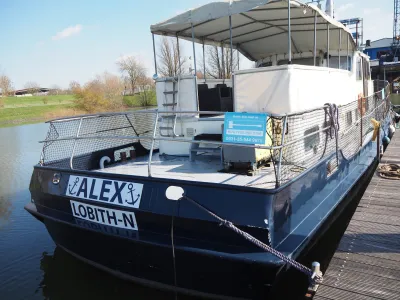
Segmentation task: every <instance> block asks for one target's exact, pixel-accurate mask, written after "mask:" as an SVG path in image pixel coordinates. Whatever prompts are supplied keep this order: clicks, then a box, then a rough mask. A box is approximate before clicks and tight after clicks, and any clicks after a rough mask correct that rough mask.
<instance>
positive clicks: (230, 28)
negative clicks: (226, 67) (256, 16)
mask: <svg viewBox="0 0 400 300" xmlns="http://www.w3.org/2000/svg"><path fill="white" fill-rule="evenodd" d="M229 38H230V40H231V78H232V74H233V45H232V16H229ZM232 83H233V80H232Z"/></svg>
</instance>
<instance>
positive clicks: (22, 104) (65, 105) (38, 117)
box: [0, 95, 156, 127]
mask: <svg viewBox="0 0 400 300" xmlns="http://www.w3.org/2000/svg"><path fill="white" fill-rule="evenodd" d="M0 103H2V104H3V107H2V108H1V105H0V127H9V126H17V125H23V124H32V123H40V122H44V121H47V120H50V119H55V118H60V117H67V116H75V115H82V114H85V113H86V112H85V111H83V110H79V109H77V108H76V106H75V104H74V96H73V95H48V96H32V97H5V98H0ZM124 103H125V105H126V107H124V108H123V109H122V110H130V109H138V108H140V106H141V103H142V101H141V98H140V96H139V95H135V96H124ZM149 105H156V100H155V96H154V97H152V98H151V99H150V103H149Z"/></svg>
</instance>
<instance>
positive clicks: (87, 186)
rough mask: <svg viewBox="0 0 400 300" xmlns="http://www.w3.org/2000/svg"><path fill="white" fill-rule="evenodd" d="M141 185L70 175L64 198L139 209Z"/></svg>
mask: <svg viewBox="0 0 400 300" xmlns="http://www.w3.org/2000/svg"><path fill="white" fill-rule="evenodd" d="M142 191H143V184H141V183H133V182H125V181H118V180H108V179H101V178H91V177H84V176H75V175H71V176H70V177H69V180H68V186H67V190H66V192H65V195H66V196H71V197H75V198H80V199H85V200H90V201H95V202H103V203H104V202H107V203H110V204H114V205H118V206H123V207H129V208H139V206H140V199H141V197H142Z"/></svg>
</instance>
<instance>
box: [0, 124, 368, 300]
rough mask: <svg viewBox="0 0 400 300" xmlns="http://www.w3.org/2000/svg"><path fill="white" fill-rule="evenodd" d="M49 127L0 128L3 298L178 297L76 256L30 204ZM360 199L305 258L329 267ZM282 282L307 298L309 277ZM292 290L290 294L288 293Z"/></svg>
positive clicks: (295, 295)
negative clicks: (35, 170) (34, 213)
mask: <svg viewBox="0 0 400 300" xmlns="http://www.w3.org/2000/svg"><path fill="white" fill-rule="evenodd" d="M46 131H47V125H46V124H35V125H25V126H18V127H11V128H0V163H1V168H0V299H1V300H8V299H13V300H14V299H51V300H60V299H85V300H88V299H96V300H99V299H175V296H174V294H173V293H170V292H161V291H157V290H153V289H149V288H145V287H142V286H140V285H136V284H133V283H131V282H125V281H122V280H119V279H117V278H114V277H112V276H110V275H108V274H106V273H104V272H102V271H99V270H97V269H95V268H93V267H91V266H89V265H86V264H84V263H83V262H80V261H78V260H76V259H75V258H73V257H71V256H70V255H69V254H67V253H65V252H64V251H63V250H62V249H60V248H57V247H56V245H55V244H54V243H53V241H52V240H51V238H50V236H49V234H48V233H47V231H46V229H45V227H44V225H43V224H42V223H41V222H39V221H37V220H36V219H35V218H33V217H32V216H31V215H30V214H28V213H27V212H26V211H25V210H24V208H23V207H24V205H25V204H26V203H28V202H29V201H30V193H29V190H28V187H29V181H30V176H31V173H32V170H33V165H34V164H36V163H37V162H38V160H39V157H40V151H41V144H39V143H38V141H39V140H42V139H43V138H44V137H45V135H46ZM361 196H362V193H360V194H359V195H358V197H361ZM357 200H358V199H356V200H355V201H353V203H352V205H350V206H351V207H350V208H349V209H348V211H347V213H346V214H344V215H343V216H342V217H341V218H339V219H338V220H337V221H336V222H335V223H336V225H332V226H331V229H330V230H329V232H327V233H326V235H325V237H324V238H323V239H322V240H321V241H320V242H319V243H318V244H317V245H316V246H315V247H313V248H312V249H311V251H310V255H308V256H307V257H305V258H303V259H302V261H301V262H302V263H304V264H306V265H310V263H311V261H313V260H318V261H320V262H321V263H322V266H323V269H325V268H326V266H327V265H328V263H329V261H330V258H331V256H332V255H333V252H334V249H336V245H337V243H338V242H339V240H340V236H341V235H342V234H343V231H344V230H345V228H346V224H347V222H348V220H349V219H350V217H351V216H352V213H353V211H354V209H355V207H356V204H357ZM321 245H322V246H321ZM299 279H300V280H299ZM288 282H290V286H291V288H290V289H287V286H288ZM282 284H283V287H282V289H279V291H278V294H279V295H278V296H277V297H276V298H277V299H302V296H303V295H304V293H305V288H306V287H307V279H306V278H305V277H304V276H300V277H299V274H298V272H297V271H292V272H289V273H288V275H287V276H286V278H284V280H283V281H282ZM296 286H297V287H296ZM295 287H296V288H295ZM288 290H290V291H291V292H290V296H288V295H286V294H285V296H284V298H282V296H283V291H286V292H288ZM177 298H178V299H189V297H186V296H182V295H179V296H178V297H177ZM190 299H192V300H193V299H195V298H190Z"/></svg>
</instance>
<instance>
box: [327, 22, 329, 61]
mask: <svg viewBox="0 0 400 300" xmlns="http://www.w3.org/2000/svg"><path fill="white" fill-rule="evenodd" d="M326 36H327V46H328V49H327V51H326V58H327V66H328V68H329V23H328V25H327V35H326Z"/></svg>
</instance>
